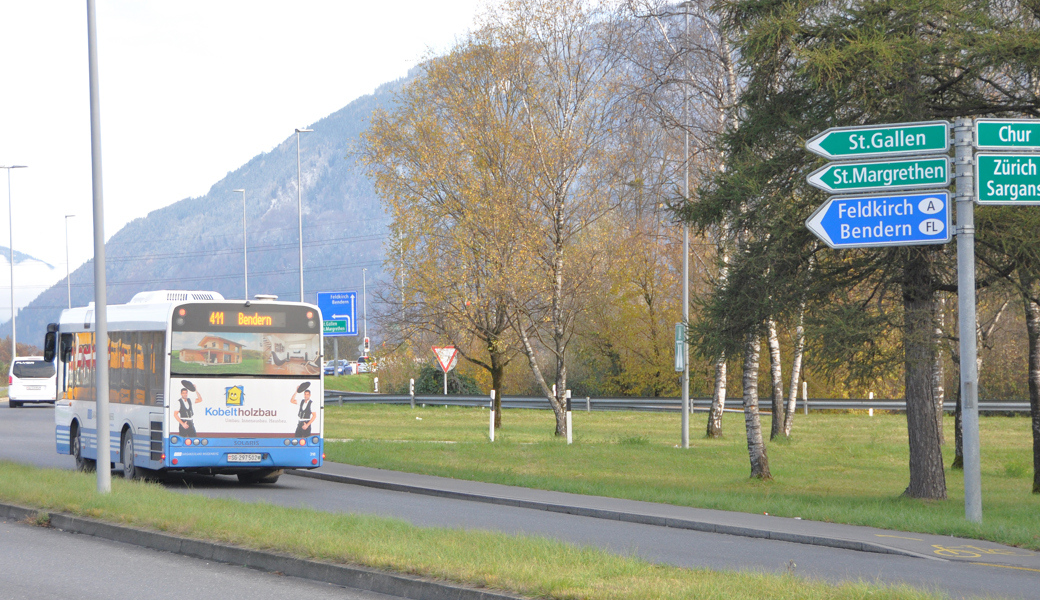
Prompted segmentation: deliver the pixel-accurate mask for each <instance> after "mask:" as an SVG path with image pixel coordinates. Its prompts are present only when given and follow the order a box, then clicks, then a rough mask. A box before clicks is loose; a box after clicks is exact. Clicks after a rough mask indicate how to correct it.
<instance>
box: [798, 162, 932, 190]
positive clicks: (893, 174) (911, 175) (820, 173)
mask: <svg viewBox="0 0 1040 600" xmlns="http://www.w3.org/2000/svg"><path fill="white" fill-rule="evenodd" d="M806 179H807V180H808V182H809V185H812V186H815V187H818V188H820V189H821V190H824V191H827V192H833V193H842V192H847V193H856V192H879V191H881V190H886V189H890V190H898V189H913V188H928V187H946V186H948V185H950V158H949V157H948V156H927V157H921V158H907V159H899V160H883V161H862V162H848V163H829V164H827V165H825V166H823V167H820V168H819V169H817V170H815V171H813V172H812V173H810V174H809V176H808V177H807V178H806Z"/></svg>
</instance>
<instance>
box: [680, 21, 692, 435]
mask: <svg viewBox="0 0 1040 600" xmlns="http://www.w3.org/2000/svg"><path fill="white" fill-rule="evenodd" d="M690 4H691V3H690V2H688V1H687V2H683V3H682V4H680V5H679V6H681V7H682V8H683V17H684V18H685V20H686V28H685V36H684V37H683V46H684V47H685V46H686V44H688V43H689V41H690ZM683 68H684V73H685V75H684V78H685V79H686V80H687V82H688V81H689V79H690V70H689V61H687V60H686V55H685V54H684V55H683ZM686 88H687V83H686V82H684V83H683V105H682V120H683V122H682V125H683V134H684V139H683V147H684V148H685V156H686V158H685V160H684V161H683V168H684V173H683V199H684V200H683V201H684V202H689V200H690V128H689V123H688V122H687V121H688V114H689V108H688V104H689V100H688V98H687V95H688V94H687V91H686ZM682 243H683V254H682V279H683V282H682V320H683V327H689V325H690V226H689V224H688V223H687V222H686V220H685V219H684V220H683V229H682ZM689 354H690V352H689V342H687V341H686V336H685V335H683V373H682V413H683V414H682V447H683V448H689V447H690V358H689Z"/></svg>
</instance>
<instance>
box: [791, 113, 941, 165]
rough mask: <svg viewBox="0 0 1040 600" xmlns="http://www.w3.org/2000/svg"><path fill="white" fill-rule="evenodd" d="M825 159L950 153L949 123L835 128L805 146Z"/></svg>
mask: <svg viewBox="0 0 1040 600" xmlns="http://www.w3.org/2000/svg"><path fill="white" fill-rule="evenodd" d="M805 148H806V149H807V150H809V151H810V152H814V153H816V154H819V155H820V156H822V157H824V158H871V157H881V156H909V155H916V154H941V153H944V152H948V151H949V149H950V124H949V123H947V122H946V121H927V122H920V123H898V124H891V125H864V126H860V127H832V128H830V129H828V130H827V131H824V132H823V133H821V134H819V135H817V136H815V137H813V138H812V139H810V140H809V141H808V142H806V143H805Z"/></svg>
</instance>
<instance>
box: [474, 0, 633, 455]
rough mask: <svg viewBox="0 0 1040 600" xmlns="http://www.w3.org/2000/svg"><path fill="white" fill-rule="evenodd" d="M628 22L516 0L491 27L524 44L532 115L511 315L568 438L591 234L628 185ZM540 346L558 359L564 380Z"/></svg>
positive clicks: (524, 147) (515, 89)
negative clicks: (615, 157) (624, 74)
mask: <svg viewBox="0 0 1040 600" xmlns="http://www.w3.org/2000/svg"><path fill="white" fill-rule="evenodd" d="M618 18H619V15H618V14H617V12H616V11H614V10H613V9H612V8H611V7H609V6H608V5H604V4H592V3H591V2H587V1H585V0H563V1H559V2H552V1H549V0H512V1H509V2H506V3H504V4H503V5H501V6H500V7H498V8H496V9H494V10H491V11H490V12H489V13H488V14H487V16H486V17H485V20H484V23H483V24H482V30H483V31H485V32H486V35H487V37H486V40H487V43H488V44H489V45H491V46H493V47H496V48H509V49H514V50H515V52H514V53H512V54H511V55H510V57H511V58H510V60H511V63H510V65H509V68H508V75H507V76H508V82H509V88H510V91H509V94H510V96H511V97H513V98H515V99H516V102H517V103H518V106H519V107H520V115H521V118H522V127H520V128H517V129H516V130H515V136H516V137H515V138H514V140H513V141H514V142H515V143H516V144H517V146H518V147H519V148H520V149H521V153H522V156H523V157H524V161H523V172H522V173H518V174H517V177H516V179H515V185H516V187H517V189H518V190H519V191H520V195H519V196H520V199H521V205H520V210H519V211H517V212H515V213H514V215H515V217H516V219H515V221H514V223H513V225H514V227H515V228H516V230H517V231H522V232H523V235H522V239H521V240H520V241H519V243H518V245H517V246H516V247H514V257H517V258H519V259H520V261H521V262H522V264H523V269H522V270H521V271H520V272H519V273H520V274H519V276H518V277H517V278H514V280H513V281H512V284H511V286H512V288H511V290H512V291H511V296H510V298H511V306H512V309H513V311H514V312H513V314H512V317H511V318H512V324H513V327H514V330H515V331H516V333H517V335H518V336H519V337H520V340H521V348H522V350H523V352H524V354H525V355H526V357H527V359H528V365H529V366H530V368H531V372H532V375H533V376H534V379H535V382H536V384H537V386H538V387H539V388H540V389H541V391H542V393H543V394H544V395H545V397H546V399H547V400H548V401H549V404H550V406H551V407H552V409H553V412H554V413H555V415H556V434H557V435H563V434H564V433H565V408H566V406H565V400H564V396H565V393H566V390H567V367H568V364H567V357H568V349H569V346H570V343H571V341H572V339H573V336H574V324H575V319H576V317H577V314H578V312H579V311H580V310H581V309H582V302H583V300H584V296H583V294H582V291H583V288H584V287H585V286H586V285H587V284H588V282H589V280H590V277H591V275H592V274H593V273H594V271H595V266H596V265H595V260H596V258H597V257H596V255H595V252H592V251H590V250H588V249H587V248H584V249H583V248H582V247H581V244H582V242H583V241H584V240H583V239H582V238H583V235H584V234H586V233H587V232H589V231H590V230H591V228H592V227H594V226H595V225H596V224H597V222H598V221H599V219H600V218H601V217H602V216H603V215H604V214H606V213H607V212H608V211H609V209H610V207H611V206H612V202H613V200H614V196H613V195H612V194H611V185H612V184H616V183H617V182H616V181H614V180H613V178H612V177H611V175H610V169H609V168H608V165H609V163H610V156H611V150H612V143H613V141H614V136H615V132H616V131H617V129H618V125H619V123H620V122H621V121H622V120H623V119H624V114H623V111H622V110H621V108H622V106H623V102H622V99H621V97H620V96H619V95H618V94H617V93H616V91H617V90H618V79H619V77H620V76H621V73H620V71H619V70H618V68H617V67H618V60H619V55H618V53H617V47H618V45H619V44H621V43H623V39H622V38H621V36H620V28H619V26H618V23H617V21H618ZM583 259H584V260H585V262H584V263H581V262H577V261H581V260H583ZM539 350H545V351H546V352H547V353H548V355H549V357H550V361H549V365H548V366H549V373H550V374H551V375H552V377H553V379H554V382H555V385H554V386H550V385H549V383H548V381H547V378H546V373H545V371H546V370H545V368H544V367H543V365H542V362H541V357H540V354H539Z"/></svg>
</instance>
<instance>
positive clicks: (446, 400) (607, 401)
mask: <svg viewBox="0 0 1040 600" xmlns="http://www.w3.org/2000/svg"><path fill="white" fill-rule="evenodd" d="M411 401H412V398H411V396H409V395H408V394H365V393H358V392H340V391H337V390H325V403H326V404H338V405H341V406H342V405H343V404H411ZM490 401H491V400H490V398H488V397H487V396H443V395H440V394H431V395H421V396H420V395H416V396H415V404H416V406H420V405H423V404H426V405H432V406H470V407H477V406H488V405H489V403H490ZM742 401H743V400H742V398H740V397H735V398H727V399H726V406H731V407H738V406H741V403H742ZM807 403H808V410H867V409H870V408H873V409H874V410H890V411H905V410H906V401H905V400H868V399H852V400H845V399H842V398H809V400H808V402H807ZM690 404H691V406H692V408H693V410H695V411H706V410H708V408H710V407H711V398H691V399H690ZM502 408H526V409H532V410H548V409H549V401H548V400H546V399H545V398H542V397H541V396H503V397H502ZM759 408H760V409H761V411H762V412H764V413H768V412H770V406H769V402H768V401H765V402H760V404H759ZM571 409H572V410H574V411H583V410H596V411H610V410H613V411H619V410H624V411H639V412H680V411H681V410H682V400H681V399H680V398H611V397H595V398H592V397H589V398H573V399H572V400H571ZM943 409H944V410H945V411H946V412H953V411H954V409H955V406H954V403H953V402H946V403H945V404H944V405H943ZM797 410H798V412H804V411H805V410H806V402H803V401H802V400H799V401H798V408H797ZM979 410H980V411H981V412H1025V413H1028V412H1029V403H1028V402H986V401H985V400H981V401H979Z"/></svg>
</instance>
